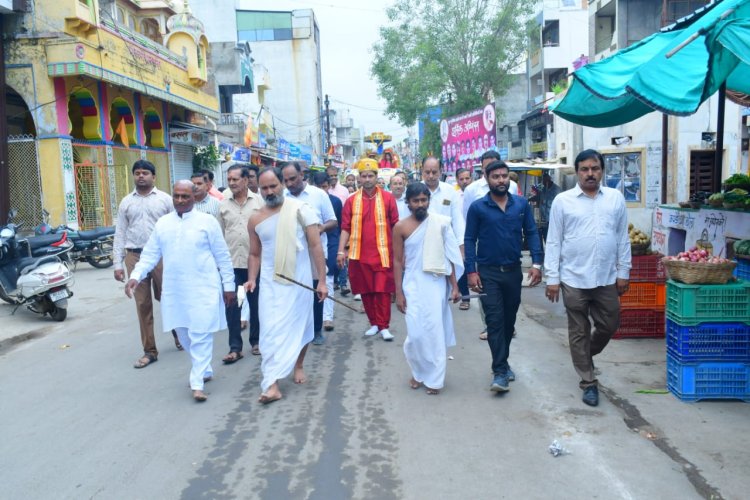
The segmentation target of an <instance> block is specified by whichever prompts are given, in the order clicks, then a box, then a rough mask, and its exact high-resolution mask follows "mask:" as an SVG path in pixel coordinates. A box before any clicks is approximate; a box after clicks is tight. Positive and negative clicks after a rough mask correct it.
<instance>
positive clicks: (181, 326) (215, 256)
mask: <svg viewBox="0 0 750 500" xmlns="http://www.w3.org/2000/svg"><path fill="white" fill-rule="evenodd" d="M172 202H173V203H174V209H175V211H174V212H170V213H168V214H167V215H164V216H162V217H161V218H160V219H159V220H158V221H157V222H156V225H155V226H154V230H153V232H152V233H151V237H150V238H149V239H148V243H146V246H145V247H144V248H143V251H142V252H141V258H140V260H139V261H138V263H137V264H136V265H135V268H134V269H133V272H132V273H131V274H130V280H129V281H128V283H127V284H126V285H125V294H126V295H127V296H128V297H132V296H133V291H134V290H135V288H136V287H137V286H138V283H139V282H140V281H141V280H142V279H144V278H145V277H146V276H148V273H149V272H151V270H152V269H153V268H154V267H155V266H156V265H157V264H158V263H159V260H160V259H162V258H163V259H164V274H163V279H162V292H161V316H162V323H163V329H164V331H165V332H168V331H171V330H175V331H176V332H177V337H178V338H179V340H180V343H181V344H182V346H183V347H184V348H185V350H186V351H187V352H188V353H189V354H190V359H191V361H192V365H193V366H192V369H191V370H190V388H191V389H192V390H193V398H194V399H195V400H196V401H205V400H206V399H207V396H206V394H205V393H204V392H203V384H204V382H207V381H208V380H210V379H211V377H212V376H213V370H212V369H211V355H212V354H213V345H214V344H213V342H214V338H213V335H214V332H216V331H219V330H223V329H225V328H226V327H227V324H226V313H225V304H233V303H234V302H235V300H236V294H235V292H234V271H233V269H232V259H231V257H230V256H229V249H228V248H227V244H226V243H225V242H224V236H223V235H222V233H221V227H220V226H219V223H218V222H217V220H216V218H215V217H214V216H212V215H209V214H206V213H202V212H200V211H198V210H193V206H194V205H195V193H194V186H193V183H192V182H190V181H188V180H182V181H178V182H177V183H176V184H175V185H174V187H173V188H172ZM217 269H218V271H217Z"/></svg>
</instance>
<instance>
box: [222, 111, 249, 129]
mask: <svg viewBox="0 0 750 500" xmlns="http://www.w3.org/2000/svg"><path fill="white" fill-rule="evenodd" d="M219 125H238V126H242V127H244V126H245V125H247V115H246V114H245V113H222V114H221V117H220V118H219Z"/></svg>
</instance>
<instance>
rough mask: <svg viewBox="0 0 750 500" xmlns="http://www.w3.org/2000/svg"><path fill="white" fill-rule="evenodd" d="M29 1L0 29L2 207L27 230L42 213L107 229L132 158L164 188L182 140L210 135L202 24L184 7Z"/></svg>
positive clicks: (214, 103) (181, 169) (56, 220)
mask: <svg viewBox="0 0 750 500" xmlns="http://www.w3.org/2000/svg"><path fill="white" fill-rule="evenodd" d="M34 5H35V7H34V9H33V11H32V12H29V13H26V14H24V15H19V16H17V19H16V21H15V25H14V26H11V27H10V28H11V29H8V28H7V27H6V33H8V34H11V36H10V37H8V39H7V41H6V42H5V56H6V57H5V63H6V64H5V68H6V82H7V85H8V91H7V100H8V129H9V138H8V142H9V144H8V146H9V170H10V199H11V207H15V208H17V209H18V210H19V213H20V219H21V220H23V221H24V222H25V223H26V224H27V226H33V225H34V224H36V223H38V222H40V221H41V209H42V208H46V209H47V210H48V211H49V212H50V214H51V217H50V223H51V224H53V225H54V224H60V223H65V224H68V225H69V226H72V227H80V228H90V227H93V226H97V225H109V224H112V222H113V217H114V216H115V214H116V210H117V205H118V204H119V201H120V199H121V198H122V197H123V196H125V194H127V193H128V192H129V191H131V190H132V189H133V185H132V179H131V174H130V167H131V166H132V164H133V162H135V161H136V160H138V159H148V160H150V161H151V162H152V163H154V165H155V166H156V169H157V177H156V179H157V186H158V187H159V188H160V189H163V190H166V191H168V192H169V191H170V186H171V184H172V181H173V179H175V178H184V177H185V169H186V168H187V169H188V170H189V166H190V161H191V156H192V145H193V144H195V142H194V141H196V140H197V141H199V144H195V145H200V142H203V143H205V144H207V143H208V139H210V136H209V135H208V134H206V133H205V129H206V126H207V125H208V124H209V122H210V120H216V121H218V119H219V103H218V99H217V96H216V84H215V82H214V81H213V79H212V78H210V76H209V71H208V62H207V61H208V56H209V54H208V40H207V39H206V37H205V35H204V31H203V25H202V24H201V22H200V21H198V20H197V19H196V18H195V17H193V16H192V14H191V13H190V11H189V9H188V8H187V2H185V5H184V6H179V7H177V6H175V3H174V2H171V1H156V0H140V1H138V0H133V1H125V0H36V2H35V3H34ZM176 9H179V12H178V11H177V10H176ZM209 128H210V127H209ZM170 135H171V136H172V138H173V140H172V141H170ZM186 165H187V167H186Z"/></svg>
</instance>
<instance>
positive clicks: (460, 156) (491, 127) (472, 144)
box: [440, 103, 497, 173]
mask: <svg viewBox="0 0 750 500" xmlns="http://www.w3.org/2000/svg"><path fill="white" fill-rule="evenodd" d="M495 121H496V116H495V103H490V104H487V105H486V106H485V107H484V108H482V109H477V110H474V111H470V112H468V113H464V114H462V115H458V116H454V117H451V118H447V119H443V120H441V121H440V140H441V142H442V159H443V171H444V172H446V173H448V172H455V171H456V170H458V169H459V168H468V169H471V168H472V165H474V164H475V163H478V162H479V158H480V157H481V156H482V154H484V152H485V151H488V150H494V151H497V146H496V139H497V138H496V136H495Z"/></svg>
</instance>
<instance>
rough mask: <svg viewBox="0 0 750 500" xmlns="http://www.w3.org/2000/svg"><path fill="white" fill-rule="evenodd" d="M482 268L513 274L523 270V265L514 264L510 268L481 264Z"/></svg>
mask: <svg viewBox="0 0 750 500" xmlns="http://www.w3.org/2000/svg"><path fill="white" fill-rule="evenodd" d="M480 267H485V268H490V269H494V270H496V271H500V272H501V273H512V272H515V271H519V270H520V269H521V264H512V265H510V266H492V265H489V264H480Z"/></svg>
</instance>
